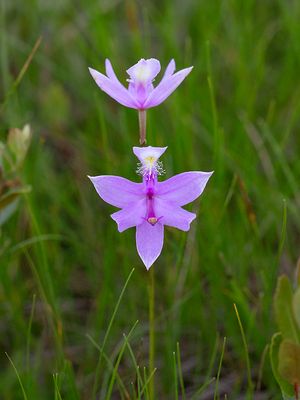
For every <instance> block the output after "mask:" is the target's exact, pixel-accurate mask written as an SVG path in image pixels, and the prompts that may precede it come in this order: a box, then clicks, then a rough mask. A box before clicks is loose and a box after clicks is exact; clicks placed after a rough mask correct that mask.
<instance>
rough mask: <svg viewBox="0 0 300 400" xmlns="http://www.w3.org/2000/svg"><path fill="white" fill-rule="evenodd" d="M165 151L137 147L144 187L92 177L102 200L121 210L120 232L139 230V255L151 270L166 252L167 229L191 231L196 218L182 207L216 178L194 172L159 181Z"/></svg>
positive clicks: (115, 217) (117, 219) (118, 215)
mask: <svg viewBox="0 0 300 400" xmlns="http://www.w3.org/2000/svg"><path fill="white" fill-rule="evenodd" d="M165 150H166V147H151V146H148V147H133V152H134V154H135V155H136V156H137V157H138V159H139V161H140V164H139V167H138V172H139V173H140V174H141V175H142V177H143V182H142V183H136V182H132V181H130V180H128V179H125V178H122V177H119V176H112V175H102V176H95V177H89V178H90V179H91V181H92V183H93V185H94V187H95V189H96V191H97V193H98V194H99V196H100V197H101V198H102V199H103V200H104V201H106V202H107V203H109V204H111V205H112V206H115V207H117V208H120V209H121V210H119V211H117V212H115V213H113V214H112V215H111V217H112V219H113V220H114V221H115V222H116V223H117V225H118V230H119V232H123V231H125V230H126V229H129V228H132V227H136V246H137V251H138V254H139V256H140V257H141V259H142V261H143V263H144V264H145V266H146V268H147V269H149V268H150V267H151V265H152V264H153V263H154V261H155V260H156V259H157V258H158V256H159V255H160V253H161V251H162V247H163V241H164V226H165V225H167V226H172V227H175V228H178V229H180V230H182V231H188V230H189V229H190V224H191V222H192V221H193V220H194V219H195V218H196V214H194V213H192V212H189V211H186V210H185V209H183V208H182V206H184V205H186V204H188V203H190V202H192V201H194V200H195V199H196V198H198V197H199V196H200V195H201V193H202V192H203V190H204V188H205V186H206V184H207V182H208V180H209V178H210V176H211V175H212V172H201V171H191V172H184V173H181V174H178V175H175V176H173V177H172V178H170V179H167V180H165V181H161V182H160V181H158V176H159V175H160V174H161V173H162V172H163V170H162V164H161V162H160V161H159V157H160V156H161V155H162V154H163V153H164V152H165Z"/></svg>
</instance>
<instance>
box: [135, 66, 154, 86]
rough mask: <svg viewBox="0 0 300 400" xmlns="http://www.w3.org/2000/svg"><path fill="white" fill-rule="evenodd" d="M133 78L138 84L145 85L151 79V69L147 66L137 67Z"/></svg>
mask: <svg viewBox="0 0 300 400" xmlns="http://www.w3.org/2000/svg"><path fill="white" fill-rule="evenodd" d="M134 78H135V80H136V81H138V82H141V83H146V82H147V81H149V79H150V78H151V69H150V68H149V66H148V65H143V64H140V65H137V67H136V69H135V71H134Z"/></svg>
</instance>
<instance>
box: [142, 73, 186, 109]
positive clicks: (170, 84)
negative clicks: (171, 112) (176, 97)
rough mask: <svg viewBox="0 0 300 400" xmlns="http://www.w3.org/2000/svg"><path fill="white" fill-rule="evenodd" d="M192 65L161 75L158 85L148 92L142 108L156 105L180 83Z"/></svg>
mask: <svg viewBox="0 0 300 400" xmlns="http://www.w3.org/2000/svg"><path fill="white" fill-rule="evenodd" d="M192 69H193V67H189V68H185V69H182V70H181V71H178V72H176V74H174V75H171V76H167V77H163V79H162V80H161V82H160V83H159V85H157V86H156V88H155V89H154V90H153V91H152V92H151V93H150V95H149V96H148V98H147V100H146V101H145V103H144V108H150V107H154V106H158V105H159V104H160V103H162V102H163V101H164V100H165V99H166V98H167V97H169V96H170V94H171V93H173V92H174V90H175V89H176V88H177V87H178V86H179V85H180V84H181V82H182V81H183V80H184V78H185V77H186V76H187V75H188V74H189V73H190V72H191V70H192Z"/></svg>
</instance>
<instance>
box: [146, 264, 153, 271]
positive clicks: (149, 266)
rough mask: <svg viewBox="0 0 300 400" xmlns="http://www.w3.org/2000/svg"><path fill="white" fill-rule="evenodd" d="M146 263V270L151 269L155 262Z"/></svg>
mask: <svg viewBox="0 0 300 400" xmlns="http://www.w3.org/2000/svg"><path fill="white" fill-rule="evenodd" d="M144 265H145V267H146V270H147V271H149V269H150V268H151V267H152V265H153V263H152V264H150V265H149V264H148V265H147V264H145V263H144Z"/></svg>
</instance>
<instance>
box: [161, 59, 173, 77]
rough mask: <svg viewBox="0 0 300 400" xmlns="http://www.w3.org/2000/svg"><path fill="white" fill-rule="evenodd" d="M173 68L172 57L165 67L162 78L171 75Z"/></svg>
mask: <svg viewBox="0 0 300 400" xmlns="http://www.w3.org/2000/svg"><path fill="white" fill-rule="evenodd" d="M175 68H176V65H175V61H174V60H173V59H172V60H171V61H170V62H169V64H168V66H167V68H166V71H165V73H164V76H163V79H164V78H168V77H169V76H171V75H173V73H174V71H175Z"/></svg>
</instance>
